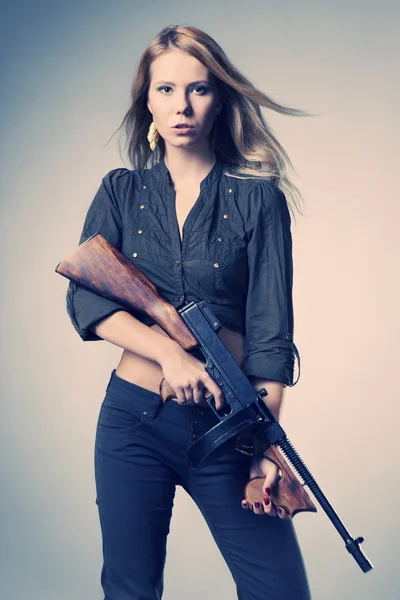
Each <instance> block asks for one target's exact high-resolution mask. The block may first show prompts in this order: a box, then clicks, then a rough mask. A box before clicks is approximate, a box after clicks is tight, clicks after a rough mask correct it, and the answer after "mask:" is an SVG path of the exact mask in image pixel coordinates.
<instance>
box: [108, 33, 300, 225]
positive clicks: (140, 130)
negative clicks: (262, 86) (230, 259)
mask: <svg viewBox="0 0 400 600" xmlns="http://www.w3.org/2000/svg"><path fill="white" fill-rule="evenodd" d="M171 48H178V49H179V50H182V51H184V52H186V53H187V54H190V55H191V56H193V57H195V58H197V60H199V61H200V62H201V63H202V64H203V65H204V66H205V67H206V68H207V69H208V71H209V73H210V77H211V78H213V81H214V84H215V85H216V88H217V91H218V93H219V96H220V100H221V102H222V105H223V108H222V110H221V112H220V113H219V114H218V116H217V117H216V119H215V122H214V125H213V128H212V130H211V133H210V138H211V140H212V145H213V149H214V152H215V154H216V155H217V156H218V157H219V158H220V159H221V160H222V161H223V162H224V163H226V164H225V170H224V172H225V173H226V174H227V175H229V176H231V177H238V178H269V179H272V180H273V182H274V183H275V184H276V185H277V186H278V187H279V188H280V189H281V190H282V191H283V192H284V194H285V196H286V199H287V203H288V208H289V210H290V211H291V213H292V215H293V216H294V217H295V214H294V208H296V209H297V210H298V211H299V212H300V213H301V209H300V203H301V202H302V201H303V198H302V195H301V193H300V191H299V189H298V188H297V186H296V185H295V184H294V183H293V182H291V181H290V179H289V177H288V170H289V169H291V170H293V171H294V169H293V165H292V163H291V160H290V158H289V156H288V154H287V152H286V151H285V149H284V148H283V147H282V145H281V144H280V143H279V142H278V140H277V138H276V137H275V135H274V134H273V132H272V130H271V127H270V125H268V123H267V122H266V121H265V119H264V117H263V115H262V113H261V109H260V107H261V106H264V107H266V108H269V109H270V110H274V111H275V112H278V113H281V114H286V115H292V116H293V115H294V116H311V113H308V112H306V111H303V110H299V109H296V108H291V107H288V106H284V105H283V104H279V103H278V102H276V101H275V100H273V99H272V98H271V97H270V96H267V95H266V94H264V93H263V92H261V91H260V90H258V89H256V88H255V87H254V85H253V84H252V83H251V82H250V81H249V80H248V79H247V78H246V77H244V75H242V74H241V73H240V71H239V70H238V69H237V68H236V67H235V66H234V65H233V64H232V63H231V62H230V60H229V59H228V57H227V55H226V54H225V52H224V51H223V49H222V48H221V47H220V46H219V45H218V44H217V42H216V41H215V40H214V39H213V38H212V37H210V36H209V35H208V34H207V33H205V32H204V31H201V30H200V29H197V28H195V27H180V26H178V25H171V26H168V27H165V28H164V29H162V30H161V32H160V33H159V34H158V35H157V36H156V38H155V39H154V40H153V41H152V42H151V43H150V44H149V45H148V46H147V48H145V50H144V51H143V53H142V55H141V57H140V60H139V63H138V65H137V67H136V71H135V74H134V79H133V84H132V91H131V106H130V108H129V110H128V112H127V113H126V114H125V116H124V118H123V121H122V123H121V125H120V126H119V128H118V129H117V132H118V131H120V130H122V131H123V133H124V135H125V140H124V142H122V140H121V138H120V141H119V149H120V154H121V149H122V151H124V152H126V153H127V156H128V158H129V161H130V163H131V165H132V168H133V169H147V168H151V167H152V166H154V165H155V164H156V163H158V162H159V161H160V160H161V159H162V158H163V157H164V155H165V142H164V140H163V138H162V137H161V136H160V139H159V141H158V144H157V147H156V149H155V151H154V152H153V151H152V150H151V149H150V146H149V142H148V140H147V133H148V130H149V127H150V124H151V122H152V120H153V117H152V114H151V112H150V111H149V109H148V107H147V96H148V89H149V85H150V65H151V63H152V62H153V61H154V60H155V59H156V58H157V57H158V56H160V55H161V54H163V53H164V52H166V51H167V50H169V49H171ZM121 156H122V154H121ZM301 214H302V213H301Z"/></svg>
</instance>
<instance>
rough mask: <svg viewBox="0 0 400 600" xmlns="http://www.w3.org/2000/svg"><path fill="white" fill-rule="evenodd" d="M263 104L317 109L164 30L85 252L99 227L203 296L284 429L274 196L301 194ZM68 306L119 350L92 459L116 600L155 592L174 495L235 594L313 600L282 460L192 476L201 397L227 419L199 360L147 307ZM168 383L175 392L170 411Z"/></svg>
mask: <svg viewBox="0 0 400 600" xmlns="http://www.w3.org/2000/svg"><path fill="white" fill-rule="evenodd" d="M259 105H263V106H268V107H270V108H272V109H273V110H276V111H278V112H283V113H287V114H306V113H302V112H301V111H296V110H295V109H288V108H285V107H283V106H281V105H279V104H277V103H275V102H273V101H272V100H271V99H270V98H268V97H267V96H266V95H264V94H262V93H261V92H259V91H257V90H256V89H255V88H254V86H252V85H251V83H250V82H248V81H247V80H246V79H245V78H244V77H243V76H242V75H241V74H240V73H239V72H238V71H237V69H235V67H234V66H233V65H232V64H231V63H230V62H229V60H228V58H227V57H226V55H225V54H224V52H223V50H222V49H221V48H220V46H219V45H218V44H217V43H216V42H215V41H214V40H213V39H212V38H210V37H209V36H208V35H207V34H205V33H204V32H202V31H200V30H198V29H195V28H193V27H178V26H177V27H167V28H165V29H164V30H163V31H161V33H160V34H159V35H158V36H157V37H156V38H155V40H154V41H153V42H152V43H151V44H150V45H149V46H148V48H146V50H145V51H144V53H143V54H142V57H141V59H140V62H139V66H138V70H137V74H136V77H135V80H134V84H133V88H132V105H131V108H130V109H129V111H128V113H127V114H126V116H125V118H124V120H123V122H122V126H125V130H126V132H127V136H128V138H127V139H128V144H129V158H130V160H131V163H132V166H133V167H134V168H133V170H128V169H124V168H120V169H114V170H113V171H111V172H110V173H108V174H107V175H106V176H105V177H104V178H103V181H102V184H101V186H100V189H99V190H98V192H97V194H96V196H95V198H94V200H93V202H92V204H91V206H90V208H89V211H88V214H87V217H86V221H85V224H84V227H83V231H82V235H81V239H80V243H82V242H83V241H84V240H85V239H87V238H88V237H89V236H90V235H92V234H94V233H97V232H100V233H102V234H103V235H104V237H106V238H107V239H108V240H109V241H110V242H111V243H112V244H113V245H114V246H116V247H117V248H119V249H120V250H121V251H122V252H123V254H125V256H127V257H128V258H129V259H130V260H131V261H132V262H133V263H134V264H135V265H136V266H137V267H138V268H139V269H140V270H141V271H142V272H143V273H144V274H145V275H146V276H147V277H148V278H149V279H150V280H151V281H152V282H153V283H154V284H155V285H156V287H157V289H158V291H159V292H160V294H161V295H162V296H163V297H164V298H165V299H166V300H167V301H168V302H170V303H171V304H173V305H174V306H175V307H176V308H180V307H181V306H183V305H184V304H185V303H186V302H190V301H192V300H194V301H200V300H204V301H205V302H207V303H208V304H209V306H210V308H211V310H212V311H213V312H214V314H215V315H216V316H217V318H218V319H219V320H220V322H221V324H222V329H221V330H220V331H219V333H218V335H219V337H220V338H221V340H222V341H223V342H224V344H225V345H226V347H227V348H228V349H229V350H230V352H231V353H232V354H233V356H234V357H235V359H236V360H237V362H238V363H239V365H240V366H241V367H242V369H243V371H244V373H245V374H246V375H247V376H248V377H249V379H250V380H251V382H252V383H253V385H254V387H256V389H261V388H262V387H265V388H266V389H267V391H268V396H267V397H266V398H265V402H266V403H267V405H268V406H269V408H270V409H271V410H272V412H273V413H274V415H275V417H276V418H279V410H280V406H281V402H282V397H283V388H284V387H285V386H286V385H294V384H293V365H294V356H293V350H296V348H295V346H294V344H293V342H292V334H293V308H292V297H291V294H292V276H293V275H292V257H291V251H292V246H291V234H290V216H289V211H288V206H287V202H286V198H285V195H284V193H283V191H282V189H280V188H286V190H287V194H288V195H291V196H292V198H294V199H295V192H296V188H295V187H294V186H291V185H290V183H289V181H288V179H287V177H286V174H285V164H290V161H289V159H288V158H287V155H286V154H285V152H284V150H283V148H282V147H281V146H280V144H279V143H278V141H277V140H276V139H275V138H274V136H273V135H272V133H271V131H270V129H269V128H268V126H267V124H266V123H265V121H264V119H263V117H262V115H261V111H260V108H259ZM185 125H186V127H185ZM149 164H150V168H149V167H148V166H147V167H146V165H149ZM278 184H279V185H278ZM279 186H280V187H279ZM67 301H68V311H69V314H70V316H71V319H72V322H73V324H74V326H75V328H76V330H77V331H78V333H79V335H80V336H81V338H82V339H83V340H99V339H104V340H107V341H109V342H111V343H112V344H116V345H117V346H120V347H121V348H123V353H122V357H121V360H120V362H119V364H118V366H117V368H116V369H115V370H113V372H112V375H111V378H110V382H109V384H108V387H107V391H106V395H105V398H104V401H103V404H102V406H101V410H100V415H99V421H98V428H97V436H96V448H95V474H96V489H97V499H96V502H97V504H98V509H99V517H100V522H101V528H102V536H103V553H104V564H103V570H102V577H101V580H102V585H103V589H104V593H105V599H106V600H128V598H129V600H133V599H146V600H150V599H151V600H153V599H156V598H161V595H162V590H163V568H164V563H165V555H166V540H167V535H168V531H169V523H170V518H171V511H172V505H173V498H174V493H175V488H176V485H181V486H182V487H183V488H184V489H185V490H186V491H187V492H188V493H189V494H190V495H191V496H192V498H193V499H194V501H195V502H196V503H197V505H198V506H199V508H200V510H201V511H202V513H203V515H204V517H205V519H206V521H207V523H208V525H209V527H210V529H211V532H212V534H213V536H214V538H215V540H216V543H217V544H218V546H219V548H220V550H221V552H222V554H223V556H224V558H225V560H226V562H227V564H228V566H229V568H230V570H231V572H232V575H233V577H234V580H235V582H236V585H237V591H238V598H240V599H241V600H256V599H257V600H267V599H268V600H304V599H306V598H309V591H308V584H307V579H306V575H305V571H304V565H303V561H302V557H301V554H300V550H299V547H298V543H297V539H296V536H295V532H294V530H293V526H292V522H291V520H290V519H289V518H288V517H287V515H286V513H285V511H284V510H283V509H280V508H279V507H275V506H274V505H273V503H271V501H270V499H269V495H270V490H271V487H272V485H273V484H274V483H275V481H276V479H277V476H278V473H277V470H276V467H275V465H273V464H272V463H271V462H269V461H268V460H267V459H266V458H264V457H263V456H258V457H251V456H247V455H245V454H241V453H239V452H237V451H236V450H235V449H234V448H233V447H232V448H231V449H230V450H227V451H226V453H225V454H224V455H223V456H220V457H218V458H215V459H214V460H211V461H209V462H208V463H207V464H205V465H201V466H199V467H198V468H197V469H194V468H193V467H192V466H191V464H190V463H189V461H188V458H187V454H186V449H187V446H188V444H189V442H190V440H191V439H193V438H195V437H196V436H198V435H201V434H202V433H204V432H205V431H206V430H207V429H208V428H210V427H211V426H212V425H213V424H214V423H215V416H214V413H213V411H212V410H211V409H210V408H209V407H208V405H207V403H206V402H205V400H204V395H205V390H208V392H211V393H212V394H213V395H214V397H215V402H216V406H217V408H220V407H222V405H223V402H224V398H223V394H222V392H221V389H220V388H219V386H218V385H217V383H216V382H215V381H214V380H213V379H212V378H211V377H210V376H209V375H208V373H207V371H206V370H205V366H204V364H203V362H201V361H200V360H197V359H196V358H195V357H194V356H192V355H191V354H189V353H187V352H186V351H184V350H183V349H182V348H181V347H180V346H179V345H178V344H177V343H176V342H174V341H173V340H172V339H171V338H170V337H169V336H168V335H167V334H165V332H164V331H163V330H162V329H161V328H160V327H159V326H158V325H157V324H155V323H154V321H152V319H151V318H150V317H148V316H147V315H145V314H142V313H139V312H138V313H137V314H131V313H129V312H127V311H126V309H125V308H124V307H122V306H120V305H118V304H117V303H115V302H112V301H110V300H107V299H105V298H101V297H99V296H96V295H95V294H93V293H92V292H89V291H87V290H84V289H83V288H80V287H79V286H77V285H75V284H73V283H71V284H70V286H69V289H68V295H67ZM164 377H165V378H166V380H167V381H168V383H169V384H170V386H171V387H172V388H173V389H174V391H175V394H176V398H174V399H173V400H171V401H170V402H168V403H167V404H165V405H163V403H162V400H161V396H160V395H159V393H158V392H159V389H160V388H159V386H160V382H161V380H162V379H163V378H164ZM208 392H207V393H208ZM256 475H261V476H264V477H265V481H264V492H265V498H264V502H263V505H258V506H254V507H252V508H251V509H250V510H249V508H250V507H249V506H248V505H247V503H246V501H245V500H244V499H243V489H244V485H245V483H246V482H247V480H248V479H249V477H254V476H256ZM261 515H263V516H261Z"/></svg>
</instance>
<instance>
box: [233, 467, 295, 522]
mask: <svg viewBox="0 0 400 600" xmlns="http://www.w3.org/2000/svg"><path fill="white" fill-rule="evenodd" d="M253 477H265V480H264V483H263V492H264V500H263V502H262V504H261V503H258V502H255V503H254V506H253V508H252V510H253V512H254V513H255V514H256V515H263V514H266V515H268V516H270V517H276V516H278V517H279V518H280V519H287V518H290V517H289V515H288V513H287V512H286V510H285V509H284V508H280V507H279V506H275V505H274V504H273V503H272V501H271V499H270V495H271V489H272V487H273V485H274V484H275V483H276V481H277V480H278V477H279V469H278V467H277V466H276V464H275V463H273V462H272V461H270V460H269V459H268V458H265V457H264V456H257V457H256V458H253V463H252V465H251V469H250V479H252V478H253ZM257 504H258V506H257ZM242 508H244V509H245V510H249V509H250V506H249V504H248V502H247V500H245V499H243V500H242Z"/></svg>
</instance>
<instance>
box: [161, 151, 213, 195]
mask: <svg viewBox="0 0 400 600" xmlns="http://www.w3.org/2000/svg"><path fill="white" fill-rule="evenodd" d="M222 170H223V163H222V161H221V160H220V159H219V158H218V156H217V157H216V162H215V164H214V166H213V168H212V169H211V171H210V172H209V173H208V175H206V176H205V178H204V179H203V180H202V181H201V183H200V191H202V190H203V189H205V188H208V187H210V186H211V185H213V183H214V182H215V181H217V179H219V177H220V176H221V173H222ZM152 171H153V173H155V175H156V177H157V179H158V180H159V181H160V182H162V183H164V184H165V185H167V186H170V187H172V180H171V176H170V173H169V171H168V169H167V165H166V164H165V160H164V158H162V159H161V160H160V161H159V162H158V163H157V164H156V165H154V167H153V169H152Z"/></svg>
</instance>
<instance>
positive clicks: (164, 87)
mask: <svg viewBox="0 0 400 600" xmlns="http://www.w3.org/2000/svg"><path fill="white" fill-rule="evenodd" d="M166 88H167V89H169V90H170V89H172V88H171V87H170V86H169V85H162V86H160V87H159V88H157V91H158V92H161V90H164V89H166Z"/></svg>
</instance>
